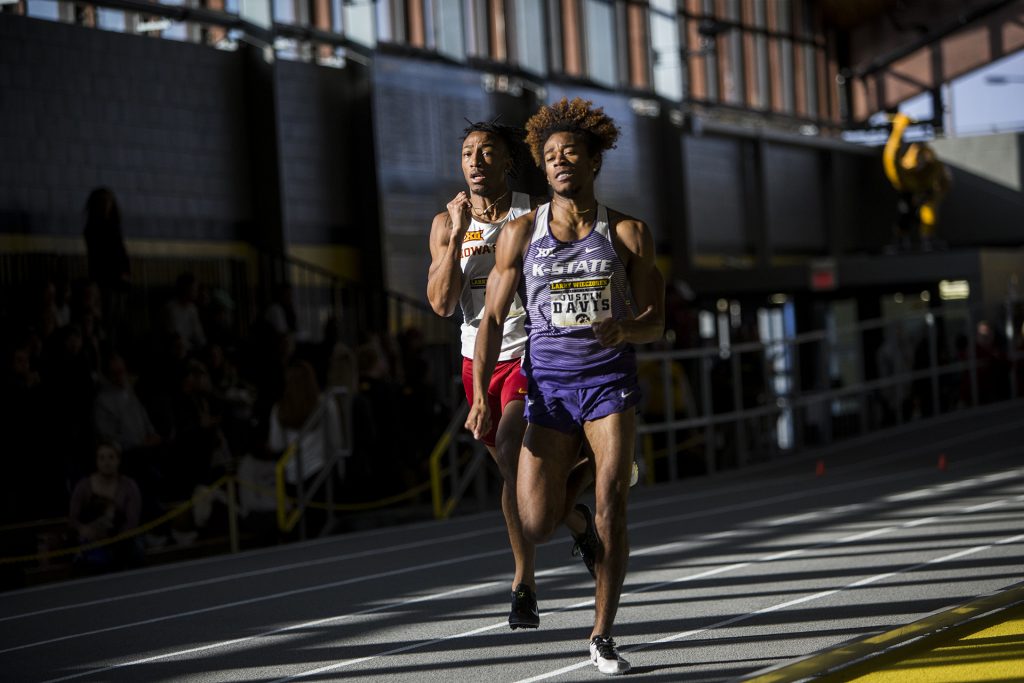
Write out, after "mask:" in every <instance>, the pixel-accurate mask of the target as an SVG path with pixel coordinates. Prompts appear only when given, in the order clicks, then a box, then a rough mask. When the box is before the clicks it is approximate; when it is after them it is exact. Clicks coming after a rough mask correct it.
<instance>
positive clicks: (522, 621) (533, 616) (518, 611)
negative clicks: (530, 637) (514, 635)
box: [508, 583, 540, 631]
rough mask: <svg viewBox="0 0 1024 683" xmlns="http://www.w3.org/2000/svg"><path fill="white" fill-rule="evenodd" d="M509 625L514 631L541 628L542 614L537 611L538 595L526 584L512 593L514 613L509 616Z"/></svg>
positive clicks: (517, 587)
mask: <svg viewBox="0 0 1024 683" xmlns="http://www.w3.org/2000/svg"><path fill="white" fill-rule="evenodd" d="M508 625H509V628H511V629H512V630H513V631H515V630H516V629H517V628H537V627H538V626H540V612H538V611H537V595H536V594H535V593H534V592H533V591H532V590H530V587H529V586H527V585H526V584H525V583H521V584H519V585H518V586H516V589H515V590H514V591H512V611H511V612H509V614H508Z"/></svg>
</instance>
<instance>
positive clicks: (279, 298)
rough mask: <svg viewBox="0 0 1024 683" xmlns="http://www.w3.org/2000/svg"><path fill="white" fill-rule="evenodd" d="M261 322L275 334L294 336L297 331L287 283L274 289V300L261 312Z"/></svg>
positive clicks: (296, 321)
mask: <svg viewBox="0 0 1024 683" xmlns="http://www.w3.org/2000/svg"><path fill="white" fill-rule="evenodd" d="M263 320H264V321H265V322H266V323H267V325H269V326H270V329H271V330H273V331H274V332H275V333H276V334H278V335H281V336H285V335H290V336H294V335H295V332H296V330H297V329H298V318H297V316H296V314H295V302H294V298H293V290H292V286H291V285H290V284H288V283H287V282H284V283H281V284H279V285H277V287H275V288H274V299H273V301H271V302H270V305H269V306H267V310H266V311H264V312H263Z"/></svg>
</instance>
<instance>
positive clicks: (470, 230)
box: [427, 123, 540, 629]
mask: <svg viewBox="0 0 1024 683" xmlns="http://www.w3.org/2000/svg"><path fill="white" fill-rule="evenodd" d="M522 135H523V132H522V131H521V130H518V129H515V128H511V127H508V126H502V125H499V124H496V123H474V124H471V125H470V126H469V127H468V128H467V129H466V131H465V137H464V139H463V143H462V171H463V175H464V176H465V178H466V183H467V185H468V186H469V194H468V195H467V193H466V192H465V191H462V192H459V193H458V194H457V195H456V196H455V198H454V199H452V200H451V201H450V202H448V207H447V211H442V212H441V213H439V214H437V216H435V217H434V222H433V225H432V226H431V229H430V253H431V258H432V262H431V264H430V270H429V273H428V279H427V298H428V299H430V305H431V306H432V307H433V309H434V311H435V312H436V313H437V314H438V315H443V316H445V317H447V316H450V315H452V314H453V313H454V312H455V307H456V304H460V305H461V308H462V315H463V323H462V356H463V359H462V379H463V384H464V386H465V389H466V398H467V400H468V401H469V402H470V403H472V402H473V383H472V379H473V369H472V368H473V363H472V358H473V349H474V347H475V345H476V334H477V328H478V327H479V325H480V317H481V315H482V314H483V308H484V293H485V288H486V285H487V276H488V275H489V274H490V272H491V269H492V268H493V267H494V245H495V243H496V242H497V241H498V235H499V234H500V233H501V230H502V228H503V227H504V226H505V225H506V224H507V223H508V222H509V221H511V220H513V219H515V218H518V217H519V216H522V215H524V214H526V213H529V212H530V210H531V209H532V206H533V203H532V202H531V199H530V197H529V195H525V194H521V193H519V192H510V191H509V188H508V183H507V181H506V175H511V174H513V173H514V172H515V168H516V164H515V161H516V159H515V155H516V153H517V152H522V154H523V156H525V154H526V150H525V146H524V145H523V143H522V141H521V140H522ZM525 322H526V317H525V312H524V311H523V307H522V305H521V304H520V303H519V302H518V300H516V301H515V302H513V304H512V306H511V310H510V311H509V315H508V316H507V317H506V319H505V321H504V324H503V325H502V330H501V344H500V347H501V348H500V349H499V352H498V355H497V358H496V360H497V367H496V368H495V371H494V374H493V378H492V379H491V381H490V383H489V385H488V387H487V389H486V391H483V392H481V393H482V395H483V396H485V397H486V400H487V403H488V406H489V407H490V410H491V411H492V412H493V413H494V414H495V415H498V416H500V419H496V420H495V421H494V424H493V425H492V426H491V427H490V428H489V429H488V431H487V432H485V433H483V434H478V435H476V436H477V438H479V439H480V440H481V441H483V442H484V444H485V445H486V446H487V450H488V451H490V453H491V456H492V457H493V458H494V461H495V462H496V463H497V465H498V469H499V470H500V471H501V475H502V478H503V479H504V484H503V486H502V492H501V507H502V511H503V512H504V515H505V523H506V526H507V527H508V536H509V542H510V544H511V546H512V555H513V557H514V558H515V565H516V573H515V578H514V580H513V582H512V609H511V612H510V614H509V618H508V623H509V626H511V627H512V628H513V629H516V628H537V626H538V625H539V624H540V616H539V612H538V610H537V598H536V592H535V591H536V579H535V577H534V544H533V543H531V542H528V541H526V540H525V539H524V538H523V533H522V528H521V526H520V523H519V513H518V510H517V508H516V472H517V464H518V462H519V449H520V446H521V444H522V440H523V431H524V430H525V428H526V423H525V421H524V419H523V400H524V399H525V397H526V378H525V377H524V376H523V374H522V372H521V371H520V361H521V358H522V355H523V352H524V350H525V347H526V330H525V328H524V324H525Z"/></svg>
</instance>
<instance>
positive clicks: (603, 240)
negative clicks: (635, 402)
mask: <svg viewBox="0 0 1024 683" xmlns="http://www.w3.org/2000/svg"><path fill="white" fill-rule="evenodd" d="M550 217H551V204H550V203H548V204H543V205H541V206H540V207H538V208H537V213H536V217H535V219H534V231H533V237H532V238H531V241H530V244H529V246H528V247H527V249H526V253H525V254H524V256H523V278H522V281H521V285H520V292H519V294H520V298H521V299H522V300H523V301H525V302H526V315H527V321H526V332H527V344H526V356H525V359H524V362H523V371H524V372H525V373H526V376H527V377H529V378H530V379H531V380H533V381H534V382H536V384H537V386H538V387H539V388H540V389H541V390H542V391H543V390H544V389H546V388H547V389H554V388H561V389H565V388H571V387H576V388H587V387H595V386H599V385H609V384H619V383H621V382H622V381H623V380H627V379H628V378H633V379H634V381H635V374H636V353H635V351H634V349H633V347H632V345H630V344H622V345H620V346H617V347H615V348H605V347H603V346H601V345H600V344H599V343H598V342H597V339H596V338H595V336H594V331H593V329H592V328H591V324H592V323H593V322H595V321H598V320H608V319H616V320H621V319H628V318H631V317H632V311H631V310H630V305H629V299H628V295H627V292H628V290H629V286H628V282H627V280H626V268H625V265H624V264H623V263H622V261H621V259H619V256H618V254H617V253H616V252H615V247H614V246H613V245H612V240H611V236H610V233H609V230H610V226H609V224H608V210H607V208H605V207H604V206H602V205H598V206H597V219H596V222H595V224H594V227H593V229H592V230H591V231H590V234H589V235H587V236H586V237H584V238H583V239H581V240H579V241H577V242H560V241H559V240H557V239H555V238H554V237H553V236H552V234H551V230H550V228H549V225H548V223H549V220H550Z"/></svg>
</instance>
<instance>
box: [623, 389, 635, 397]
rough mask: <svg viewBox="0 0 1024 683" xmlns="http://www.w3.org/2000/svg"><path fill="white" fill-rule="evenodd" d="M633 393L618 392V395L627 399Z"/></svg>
mask: <svg viewBox="0 0 1024 683" xmlns="http://www.w3.org/2000/svg"><path fill="white" fill-rule="evenodd" d="M634 391H635V390H634ZM634 391H626V390H623V391H622V392H620V394H621V396H622V398H629V397H630V396H632V395H633V393H634Z"/></svg>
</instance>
